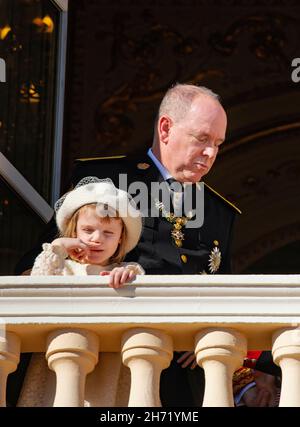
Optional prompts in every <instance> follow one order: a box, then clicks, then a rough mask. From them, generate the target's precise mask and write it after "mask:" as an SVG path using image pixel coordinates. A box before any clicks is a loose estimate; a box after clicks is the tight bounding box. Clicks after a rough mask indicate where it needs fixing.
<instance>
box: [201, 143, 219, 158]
mask: <svg viewBox="0 0 300 427" xmlns="http://www.w3.org/2000/svg"><path fill="white" fill-rule="evenodd" d="M217 152H218V148H217V147H214V146H213V145H210V146H208V147H205V149H204V151H203V154H204V155H205V156H207V157H208V158H209V159H213V158H214V157H215V156H216V155H217Z"/></svg>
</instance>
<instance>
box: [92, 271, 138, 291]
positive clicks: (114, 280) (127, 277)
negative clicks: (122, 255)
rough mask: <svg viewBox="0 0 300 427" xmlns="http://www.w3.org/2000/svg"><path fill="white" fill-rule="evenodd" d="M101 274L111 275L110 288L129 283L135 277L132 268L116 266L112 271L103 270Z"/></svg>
mask: <svg viewBox="0 0 300 427" xmlns="http://www.w3.org/2000/svg"><path fill="white" fill-rule="evenodd" d="M99 274H100V276H108V275H109V284H108V286H109V287H110V288H114V289H118V288H120V287H121V286H122V285H124V284H125V283H128V282H130V281H132V280H134V279H135V274H134V272H133V271H132V270H128V268H126V267H115V268H114V269H113V270H112V271H101V272H100V273H99Z"/></svg>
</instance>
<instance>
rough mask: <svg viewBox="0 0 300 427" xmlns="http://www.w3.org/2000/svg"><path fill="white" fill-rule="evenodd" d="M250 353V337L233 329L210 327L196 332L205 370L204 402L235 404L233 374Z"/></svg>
mask: <svg viewBox="0 0 300 427" xmlns="http://www.w3.org/2000/svg"><path fill="white" fill-rule="evenodd" d="M246 353H247V342H246V338H245V337H244V336H243V335H242V334H240V333H239V332H237V331H235V330H233V329H227V328H226V329H225V328H218V329H217V328H209V329H205V330H203V331H201V332H199V333H198V334H197V335H196V337H195V354H196V358H197V363H198V365H199V366H201V367H202V368H203V369H204V372H205V392H204V399H203V406H223V407H228V406H234V401H233V391H232V377H233V373H234V372H235V371H236V370H237V369H238V368H240V367H241V366H242V365H243V360H244V357H245V355H246Z"/></svg>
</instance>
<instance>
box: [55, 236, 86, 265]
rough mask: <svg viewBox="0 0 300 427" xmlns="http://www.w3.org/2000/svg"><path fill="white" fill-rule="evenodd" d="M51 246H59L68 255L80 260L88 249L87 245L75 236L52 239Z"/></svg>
mask: <svg viewBox="0 0 300 427" xmlns="http://www.w3.org/2000/svg"><path fill="white" fill-rule="evenodd" d="M51 245H52V246H60V247H62V248H64V249H65V250H66V252H67V253H68V255H69V256H70V257H72V258H73V259H74V258H75V259H76V260H78V261H79V262H81V261H82V260H83V259H84V257H85V256H86V255H87V253H88V251H89V247H88V246H87V245H86V244H85V243H83V242H82V241H81V240H80V239H78V238H77V237H60V238H58V239H55V240H53V242H52V243H51Z"/></svg>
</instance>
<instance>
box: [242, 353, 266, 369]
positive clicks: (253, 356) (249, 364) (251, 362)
mask: <svg viewBox="0 0 300 427" xmlns="http://www.w3.org/2000/svg"><path fill="white" fill-rule="evenodd" d="M261 353H262V351H255V350H254V351H248V352H247V357H246V359H245V360H244V365H243V366H244V367H245V368H251V369H255V365H256V362H257V361H258V359H259V358H260V355H261Z"/></svg>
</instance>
